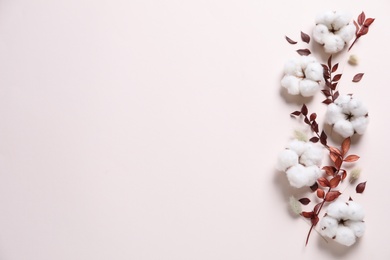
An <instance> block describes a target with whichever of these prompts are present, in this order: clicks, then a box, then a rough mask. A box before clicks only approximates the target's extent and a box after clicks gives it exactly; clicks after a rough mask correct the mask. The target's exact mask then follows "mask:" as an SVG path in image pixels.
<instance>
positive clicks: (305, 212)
mask: <svg viewBox="0 0 390 260" xmlns="http://www.w3.org/2000/svg"><path fill="white" fill-rule="evenodd" d="M301 215H302V216H303V217H305V218H312V217H313V216H314V212H313V211H311V212H308V211H302V212H301Z"/></svg>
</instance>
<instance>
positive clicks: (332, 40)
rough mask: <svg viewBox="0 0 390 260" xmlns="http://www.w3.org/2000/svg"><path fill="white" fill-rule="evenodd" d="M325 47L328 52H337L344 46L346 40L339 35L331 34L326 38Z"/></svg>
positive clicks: (324, 40)
mask: <svg viewBox="0 0 390 260" xmlns="http://www.w3.org/2000/svg"><path fill="white" fill-rule="evenodd" d="M323 42H324V44H325V45H324V48H325V52H326V53H330V54H333V53H337V52H339V51H341V50H342V49H343V48H344V45H345V43H344V41H343V40H342V39H341V38H340V37H339V36H337V35H334V34H329V35H327V36H326V37H325V38H324V39H323Z"/></svg>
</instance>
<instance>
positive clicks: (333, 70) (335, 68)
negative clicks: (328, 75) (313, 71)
mask: <svg viewBox="0 0 390 260" xmlns="http://www.w3.org/2000/svg"><path fill="white" fill-rule="evenodd" d="M338 67H339V64H338V63H336V64H335V65H333V67H332V73H333V72H335V71H336V70H337V68H338Z"/></svg>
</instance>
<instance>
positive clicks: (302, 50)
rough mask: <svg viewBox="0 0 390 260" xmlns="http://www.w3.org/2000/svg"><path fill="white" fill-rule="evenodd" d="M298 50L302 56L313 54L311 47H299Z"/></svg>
mask: <svg viewBox="0 0 390 260" xmlns="http://www.w3.org/2000/svg"><path fill="white" fill-rule="evenodd" d="M297 52H298V54H299V55H301V56H308V55H310V54H311V51H310V50H309V49H299V50H297Z"/></svg>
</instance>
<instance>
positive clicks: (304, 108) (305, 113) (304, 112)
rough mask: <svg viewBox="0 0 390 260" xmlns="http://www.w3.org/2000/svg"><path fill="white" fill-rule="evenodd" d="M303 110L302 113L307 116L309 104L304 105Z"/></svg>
mask: <svg viewBox="0 0 390 260" xmlns="http://www.w3.org/2000/svg"><path fill="white" fill-rule="evenodd" d="M301 112H302V115H304V116H307V113H308V112H309V111H308V110H307V106H306V105H305V104H303V105H302V108H301Z"/></svg>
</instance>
